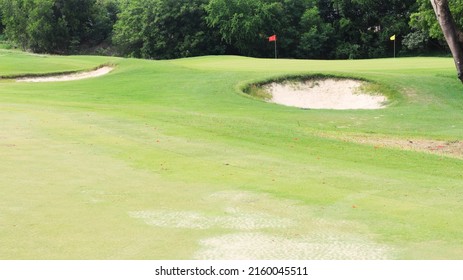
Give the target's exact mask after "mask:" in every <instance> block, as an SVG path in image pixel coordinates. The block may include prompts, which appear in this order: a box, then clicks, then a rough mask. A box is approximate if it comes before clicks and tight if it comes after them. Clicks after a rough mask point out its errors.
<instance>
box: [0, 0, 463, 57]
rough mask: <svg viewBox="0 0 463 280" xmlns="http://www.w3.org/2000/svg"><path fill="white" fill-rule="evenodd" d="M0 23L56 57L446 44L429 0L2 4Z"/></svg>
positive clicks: (263, 53) (348, 53) (370, 52)
mask: <svg viewBox="0 0 463 280" xmlns="http://www.w3.org/2000/svg"><path fill="white" fill-rule="evenodd" d="M450 2H451V6H452V11H453V12H454V14H456V15H461V14H462V12H463V0H453V1H450ZM0 19H1V24H0V33H3V37H6V38H7V39H8V40H9V41H10V42H12V43H13V44H15V45H16V46H17V47H19V48H22V49H25V50H30V51H34V52H44V53H60V54H69V53H82V52H85V51H88V50H93V51H95V50H96V51H98V50H100V51H101V50H102V49H104V50H111V52H112V53H115V54H118V55H123V56H132V57H141V58H153V59H165V58H177V57H188V56H197V55H206V54H240V55H248V56H255V57H272V56H273V52H274V49H273V44H271V43H269V42H268V37H269V36H270V35H273V34H276V35H277V38H278V39H277V44H278V53H279V56H280V57H288V58H323V59H334V58H373V57H387V56H391V55H392V49H393V43H392V42H391V41H390V37H391V36H392V35H397V36H396V40H397V41H396V44H397V47H398V49H399V51H401V52H402V53H405V52H410V53H413V54H416V53H417V52H426V51H432V50H434V49H439V48H441V49H442V46H443V44H442V42H443V36H442V32H441V31H440V29H439V26H438V24H437V21H436V19H435V15H434V12H433V10H432V7H431V5H430V3H429V0H381V1H380V0H183V1H178V0H0ZM456 21H457V24H459V25H460V26H463V17H461V18H458V19H456Z"/></svg>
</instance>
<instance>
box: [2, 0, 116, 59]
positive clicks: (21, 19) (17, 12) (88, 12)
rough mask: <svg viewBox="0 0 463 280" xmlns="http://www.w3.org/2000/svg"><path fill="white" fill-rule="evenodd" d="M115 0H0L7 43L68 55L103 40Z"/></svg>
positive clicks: (110, 27) (108, 32) (109, 28)
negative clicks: (109, 11) (110, 9)
mask: <svg viewBox="0 0 463 280" xmlns="http://www.w3.org/2000/svg"><path fill="white" fill-rule="evenodd" d="M114 1H115V0H98V1H96V0H19V1H16V0H2V4H3V5H2V6H3V22H4V24H5V26H6V27H5V33H6V35H7V37H8V39H9V40H11V41H13V42H15V43H16V44H18V45H19V46H20V47H21V48H22V49H30V50H32V51H35V52H49V53H69V52H75V51H77V50H78V49H79V48H81V47H82V46H85V45H96V44H99V43H101V42H102V41H104V40H105V39H106V38H107V37H108V36H109V34H110V33H111V30H112V25H113V22H112V20H114V18H113V19H111V18H110V17H109V13H108V10H109V8H110V7H113V6H114V3H112V2H114Z"/></svg>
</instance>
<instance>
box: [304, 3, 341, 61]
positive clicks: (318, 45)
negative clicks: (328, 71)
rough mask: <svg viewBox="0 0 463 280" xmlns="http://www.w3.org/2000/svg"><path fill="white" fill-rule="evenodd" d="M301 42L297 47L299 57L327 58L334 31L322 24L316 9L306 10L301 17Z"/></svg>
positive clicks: (327, 24)
mask: <svg viewBox="0 0 463 280" xmlns="http://www.w3.org/2000/svg"><path fill="white" fill-rule="evenodd" d="M300 25H301V34H300V37H301V40H300V43H299V46H298V52H299V56H300V57H304V58H327V56H328V55H329V52H330V49H329V45H331V44H330V43H331V42H332V40H331V38H332V37H333V36H334V34H333V33H334V29H333V27H332V26H331V24H329V23H325V22H323V20H322V18H321V17H320V12H319V10H318V8H317V7H313V8H310V9H307V10H306V11H305V12H304V14H303V15H302V17H301V21H300Z"/></svg>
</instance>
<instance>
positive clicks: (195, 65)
mask: <svg viewBox="0 0 463 280" xmlns="http://www.w3.org/2000/svg"><path fill="white" fill-rule="evenodd" d="M0 54H3V55H4V57H1V58H0V59H2V61H3V59H8V60H7V61H9V62H8V63H7V64H3V63H2V66H1V68H0V75H12V74H14V75H18V74H23V73H37V72H41V71H43V72H47V73H49V72H60V71H67V70H77V69H84V68H92V67H95V66H96V65H99V64H103V63H107V62H111V63H115V64H117V67H116V69H115V70H114V71H112V72H111V73H110V74H108V75H106V76H104V77H100V78H94V79H87V80H81V81H73V82H59V83H44V84H16V83H14V82H12V81H5V82H3V83H1V84H0V155H1V158H2V160H1V161H0V173H1V174H2V176H0V193H1V194H2V195H1V197H2V198H1V199H0V256H1V257H2V258H5V259H69V258H70V259H95V258H96V259H191V258H199V259H201V258H216V259H218V258H225V259H232V258H238V259H246V258H260V259H266V258H277V259H278V258H280V259H285V258H286V259H294V258H301V259H309V258H315V259H350V258H353V259H363V258H366V259H367V258H386V259H452V258H454V259H461V258H463V236H462V235H461V232H460V231H461V230H460V229H461V228H463V214H462V213H463V211H462V210H463V204H462V197H463V172H462V170H463V169H462V161H461V159H458V158H452V157H446V156H439V155H434V154H429V153H425V152H419V151H406V150H401V149H398V148H393V147H387V146H381V145H369V144H361V143H358V141H355V139H354V137H353V135H355V136H356V137H371V136H374V137H376V138H379V139H381V138H384V139H403V140H407V139H430V140H445V141H457V140H459V141H461V140H462V136H463V125H462V124H463V113H462V109H463V94H462V87H461V84H460V83H459V82H458V80H457V79H456V78H455V77H454V76H455V75H454V69H453V67H454V66H453V62H452V61H451V59H447V58H404V59H378V60H358V61H313V60H267V59H253V58H243V57H233V56H229V57H212V56H211V57H199V58H190V59H180V60H173V61H145V60H134V59H114V58H101V57H100V58H98V57H64V58H59V57H56V58H55V57H53V58H48V57H47V58H45V57H35V56H30V55H28V54H24V53H12V52H7V53H5V52H1V53H0ZM16 60H22V61H25V62H26V63H24V64H23V65H24V66H23V68H16V66H15V65H16V64H15V62H14V61H16ZM48 60H52V62H53V63H49V62H48ZM44 65H46V66H44ZM41 67H43V68H41ZM301 73H304V74H310V73H323V74H330V75H339V76H352V77H358V78H364V79H369V80H372V81H375V82H377V83H379V84H380V85H381V88H382V90H383V91H385V92H386V93H387V94H388V95H389V96H390V98H391V99H392V100H391V105H390V107H388V108H387V109H383V110H360V111H356V110H347V111H331V110H299V109H296V108H289V107H283V106H278V105H275V104H267V103H264V102H261V101H258V100H253V99H251V98H247V97H245V96H243V95H242V94H240V93H239V89H240V88H241V87H243V86H244V85H245V84H247V83H249V82H256V81H261V80H266V79H269V78H271V77H278V76H284V75H296V74H301ZM350 138H352V141H351V140H349V139H350ZM346 139H347V140H346Z"/></svg>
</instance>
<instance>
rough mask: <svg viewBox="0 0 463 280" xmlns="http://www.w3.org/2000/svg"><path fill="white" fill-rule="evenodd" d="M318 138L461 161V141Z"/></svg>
mask: <svg viewBox="0 0 463 280" xmlns="http://www.w3.org/2000/svg"><path fill="white" fill-rule="evenodd" d="M320 136H322V137H326V138H332V139H338V140H342V141H346V142H355V143H360V144H366V145H372V146H373V148H375V149H381V148H397V149H402V150H410V151H418V152H425V153H430V154H436V155H440V156H448V157H453V158H458V159H463V141H461V140H451V141H442V140H429V139H414V138H410V139H395V138H389V137H387V136H384V137H379V136H369V135H338V134H336V135H334V134H321V135H320Z"/></svg>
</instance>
